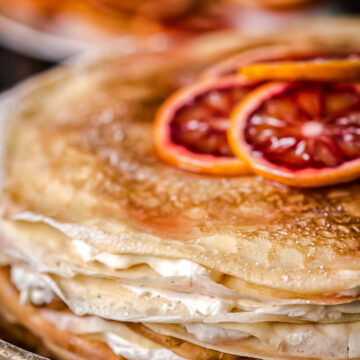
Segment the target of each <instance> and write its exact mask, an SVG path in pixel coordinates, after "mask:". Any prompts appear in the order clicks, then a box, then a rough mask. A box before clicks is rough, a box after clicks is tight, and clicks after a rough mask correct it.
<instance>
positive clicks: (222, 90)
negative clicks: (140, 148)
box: [154, 75, 256, 175]
mask: <svg viewBox="0 0 360 360" xmlns="http://www.w3.org/2000/svg"><path fill="white" fill-rule="evenodd" d="M255 86H256V84H255V83H253V82H249V81H247V80H246V79H244V78H242V77H240V76H238V75H234V76H228V77H224V78H221V79H208V80H205V81H201V82H198V83H195V84H193V85H190V86H188V87H185V88H182V89H181V90H179V91H178V92H176V93H175V94H174V95H172V96H171V97H170V98H169V99H168V100H167V101H165V103H164V104H163V105H162V106H161V108H160V109H159V111H158V113H157V115H156V119H155V127H154V143H155V149H156V152H157V154H158V155H159V157H160V158H162V159H163V160H164V161H166V162H169V163H171V164H173V165H176V166H177V167H179V168H181V169H185V170H189V171H193V172H199V173H205V174H213V175H217V174H218V175H236V174H243V173H247V172H248V171H249V169H248V167H247V166H246V165H245V163H244V162H243V161H242V160H240V159H238V158H237V157H235V156H234V155H233V153H232V151H231V149H230V146H229V144H228V140H227V135H226V132H227V129H228V125H229V122H230V113H231V111H232V109H233V108H234V107H235V105H236V104H237V103H238V102H239V101H240V100H241V99H242V98H243V97H244V96H245V95H246V94H247V93H249V91H251V90H252V89H253V88H254V87H255Z"/></svg>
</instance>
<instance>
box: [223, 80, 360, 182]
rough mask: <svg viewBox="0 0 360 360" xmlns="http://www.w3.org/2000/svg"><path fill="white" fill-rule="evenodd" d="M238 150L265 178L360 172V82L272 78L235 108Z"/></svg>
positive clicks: (339, 177) (232, 132) (232, 133)
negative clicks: (278, 80) (288, 81)
mask: <svg viewBox="0 0 360 360" xmlns="http://www.w3.org/2000/svg"><path fill="white" fill-rule="evenodd" d="M228 137H229V143H230V146H231V148H232V150H233V152H234V153H235V154H236V155H237V156H238V157H239V158H241V159H243V160H244V161H245V162H247V163H248V164H249V166H250V167H251V168H252V170H253V171H254V172H255V173H258V174H260V175H263V176H264V177H266V178H269V179H272V180H275V181H278V182H280V183H284V184H287V185H293V186H300V187H315V186H323V185H330V184H336V183H341V182H346V181H351V180H353V179H356V178H358V177H360V84H351V83H324V82H293V83H283V82H278V83H268V84H266V85H263V86H261V87H259V88H257V89H256V90H254V91H252V92H251V93H250V94H248V95H247V96H246V97H245V98H244V99H243V100H242V101H241V102H240V103H239V105H238V106H237V107H236V108H235V109H234V111H233V113H232V120H231V124H230V127H229V131H228Z"/></svg>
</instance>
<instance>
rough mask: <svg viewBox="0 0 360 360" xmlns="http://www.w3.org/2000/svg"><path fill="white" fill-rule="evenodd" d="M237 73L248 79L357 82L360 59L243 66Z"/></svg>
mask: <svg viewBox="0 0 360 360" xmlns="http://www.w3.org/2000/svg"><path fill="white" fill-rule="evenodd" d="M239 72H240V73H241V74H242V75H244V76H246V77H247V78H249V79H252V80H257V81H262V80H290V81H292V80H322V81H334V80H353V81H355V80H357V79H360V58H359V57H358V56H353V57H349V58H348V59H315V60H308V61H281V62H267V63H258V64H252V65H249V66H245V67H243V68H242V69H240V70H239Z"/></svg>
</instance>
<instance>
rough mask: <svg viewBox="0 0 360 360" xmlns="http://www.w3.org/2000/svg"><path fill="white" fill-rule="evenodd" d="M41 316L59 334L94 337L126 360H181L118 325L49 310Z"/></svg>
mask: <svg viewBox="0 0 360 360" xmlns="http://www.w3.org/2000/svg"><path fill="white" fill-rule="evenodd" d="M42 314H43V316H44V317H45V318H46V320H48V321H49V322H51V323H52V324H54V325H55V326H56V327H57V328H58V329H59V330H61V331H71V332H72V333H75V334H81V335H89V334H92V335H98V337H99V338H100V339H101V340H102V341H104V342H105V343H106V344H108V345H109V347H110V348H111V349H112V351H113V352H114V353H115V354H116V355H121V356H123V357H125V358H126V359H129V360H149V359H152V360H184V358H182V357H180V356H178V355H176V354H174V353H173V352H172V351H170V350H168V349H166V348H163V347H161V346H160V345H158V344H156V343H154V342H152V341H151V340H149V339H147V338H145V337H143V336H141V335H139V334H137V333H135V332H133V331H132V330H131V329H129V328H128V327H127V326H125V325H123V324H121V323H111V322H109V321H106V320H103V319H101V318H99V317H96V316H87V317H79V316H76V315H73V314H59V313H58V312H56V311H51V310H43V311H42Z"/></svg>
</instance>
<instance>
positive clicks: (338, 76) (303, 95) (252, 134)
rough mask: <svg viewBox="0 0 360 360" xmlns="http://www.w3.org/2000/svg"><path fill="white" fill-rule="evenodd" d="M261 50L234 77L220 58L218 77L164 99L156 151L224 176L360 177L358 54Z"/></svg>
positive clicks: (304, 181) (313, 180) (302, 181)
mask: <svg viewBox="0 0 360 360" xmlns="http://www.w3.org/2000/svg"><path fill="white" fill-rule="evenodd" d="M259 54H260V55H261V56H260V58H262V60H260V62H259V61H258V62H257V61H256V57H255V58H254V59H253V60H254V61H250V64H248V65H245V66H243V67H241V66H240V69H239V70H238V75H233V74H232V72H229V71H227V70H229V69H230V68H231V66H234V65H235V64H236V61H235V62H234V61H231V60H230V61H229V62H228V63H226V62H223V64H225V67H222V66H220V67H219V69H220V72H218V73H217V75H216V76H209V77H208V78H205V79H204V78H201V79H200V80H198V81H197V82H195V83H194V84H192V85H190V86H188V87H185V88H183V89H181V90H179V91H178V92H177V93H176V94H174V95H173V96H171V97H170V98H169V99H168V100H167V101H166V102H165V103H164V104H163V106H162V107H161V109H160V110H159V112H158V114H157V118H156V122H155V146H156V149H157V153H158V154H159V156H160V157H161V158H162V159H164V160H165V161H167V162H170V163H172V164H175V165H176V166H178V167H179V168H182V169H185V170H190V171H195V172H201V173H207V174H213V175H225V176H226V175H239V174H244V173H248V172H249V169H250V171H252V172H253V173H256V174H259V175H262V176H264V177H265V178H269V179H271V180H273V181H277V182H279V183H282V184H286V185H290V186H297V187H317V186H326V185H331V184H337V183H343V182H347V181H352V180H354V179H356V178H358V177H360V83H357V82H356V81H357V80H358V79H359V78H360V58H359V56H358V55H356V54H349V55H344V54H342V55H339V54H340V53H339V54H336V52H335V53H332V54H329V55H328V56H326V55H324V54H323V55H322V56H321V57H319V56H318V55H317V56H315V57H314V58H313V59H309V58H308V57H307V56H308V54H307V55H306V54H305V55H304V58H305V60H304V58H301V55H300V58H297V56H299V54H300V53H296V52H295V53H294V54H295V55H294V57H295V59H291V58H290V60H288V59H289V58H288V59H286V58H283V57H282V58H280V59H279V58H278V59H277V60H266V61H264V60H263V59H264V58H265V55H264V54H261V52H260V53H259ZM279 54H280V55H281V54H282V55H284V50H283V49H280V52H279ZM232 59H235V60H236V59H240V55H239V56H238V57H233V58H232ZM242 59H245V60H246V59H247V60H249V59H250V60H251V56H248V58H247V57H246V55H242ZM245 62H246V61H245ZM229 66H230V67H229ZM215 67H216V65H215ZM238 67H239V66H238ZM224 69H225V70H226V71H225V72H222V70H224ZM273 80H283V81H281V82H273ZM230 119H231V121H230ZM229 123H230V125H229Z"/></svg>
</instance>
